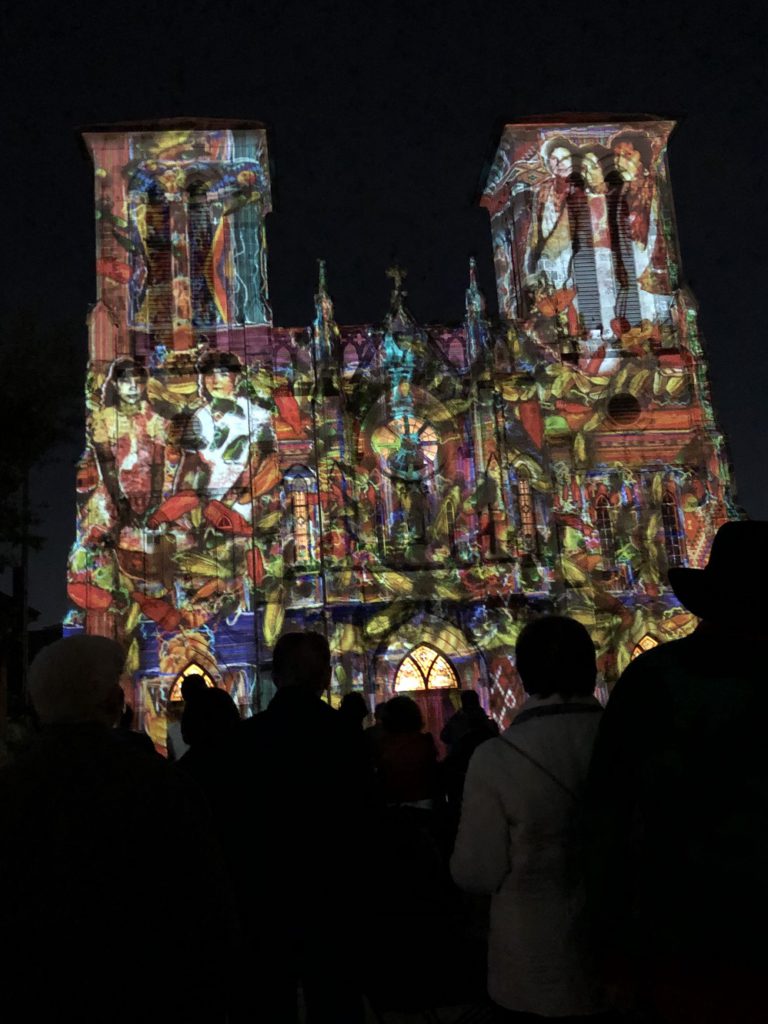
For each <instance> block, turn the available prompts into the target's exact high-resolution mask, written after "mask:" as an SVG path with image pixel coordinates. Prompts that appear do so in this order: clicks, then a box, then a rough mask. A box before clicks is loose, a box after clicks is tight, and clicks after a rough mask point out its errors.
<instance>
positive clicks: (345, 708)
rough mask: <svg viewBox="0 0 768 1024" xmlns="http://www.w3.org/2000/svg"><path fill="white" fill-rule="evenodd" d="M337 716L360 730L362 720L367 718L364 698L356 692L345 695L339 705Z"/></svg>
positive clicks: (366, 706)
mask: <svg viewBox="0 0 768 1024" xmlns="http://www.w3.org/2000/svg"><path fill="white" fill-rule="evenodd" d="M339 714H340V715H341V716H342V718H344V719H345V720H346V721H347V722H349V724H350V725H354V726H357V727H358V728H360V727H361V726H362V724H363V720H364V719H365V718H367V717H368V705H367V703H366V700H365V697H364V696H363V695H362V693H359V692H358V691H357V690H353V692H352V693H345V694H344V696H343V697H342V698H341V704H340V705H339Z"/></svg>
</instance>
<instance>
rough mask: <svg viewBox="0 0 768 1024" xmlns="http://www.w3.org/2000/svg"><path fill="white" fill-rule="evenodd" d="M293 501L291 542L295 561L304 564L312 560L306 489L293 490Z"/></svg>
mask: <svg viewBox="0 0 768 1024" xmlns="http://www.w3.org/2000/svg"><path fill="white" fill-rule="evenodd" d="M291 500H292V502H293V543H294V545H295V552H296V563H297V564H298V565H304V564H305V563H306V562H311V561H312V545H311V542H310V536H309V509H308V503H307V492H306V491H294V492H293V494H292V495H291Z"/></svg>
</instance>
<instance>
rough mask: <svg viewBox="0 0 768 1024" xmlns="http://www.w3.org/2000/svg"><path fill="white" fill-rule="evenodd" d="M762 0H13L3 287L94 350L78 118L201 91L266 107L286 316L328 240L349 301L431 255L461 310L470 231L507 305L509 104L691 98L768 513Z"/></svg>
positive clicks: (691, 197) (422, 293) (421, 286)
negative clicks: (504, 238)
mask: <svg viewBox="0 0 768 1024" xmlns="http://www.w3.org/2000/svg"><path fill="white" fill-rule="evenodd" d="M762 6H763V5H762V3H758V2H751V0H750V2H743V0H742V2H740V3H738V4H730V5H723V6H722V9H721V13H720V14H718V13H716V12H714V11H708V10H706V9H705V8H704V7H703V6H702V5H701V4H697V3H684V4H674V3H672V2H669V0H667V2H665V3H658V4H657V3H655V2H653V0H651V2H644V3H633V4H621V3H614V4H608V3H601V4H594V3H591V2H580V3H578V4H575V3H571V2H569V3H561V2H550V3H548V4H521V3H515V2H514V0H506V2H496V0H487V2H483V0H475V2H467V3H466V4H462V5H458V4H453V3H449V2H443V3H440V2H417V0H412V2H410V3H377V2H375V0H373V2H371V3H364V2H363V3H356V4H353V3H339V2H336V0H326V2H316V3H309V2H305V3H297V2H292V0H283V2H282V3H277V2H273V0H262V2H258V0H257V2H253V3H244V2H240V0H230V2H227V0H220V2H218V3H213V2H202V0H197V2H194V0H189V2H186V3H182V2H178V0H164V2H160V0H157V2H154V3H151V4H150V3H143V2H134V3H129V2H125V3H121V4H119V5H118V4H116V3H108V2H107V3H100V4H95V3H94V4H92V3H88V2H85V3H81V4H71V5H70V4H61V5H59V6H58V7H53V8H51V7H49V5H47V4H43V3H40V2H38V0H28V2H25V3H17V4H14V5H13V7H12V8H10V9H8V8H6V11H5V12H4V28H5V41H4V45H3V72H2V74H3V77H4V78H5V84H6V95H5V103H4V113H5V133H4V147H3V157H4V164H5V168H4V169H5V175H4V189H3V223H4V226H5V228H6V231H7V234H6V246H5V254H6V269H5V275H4V288H3V290H2V291H3V298H2V302H3V308H4V310H6V311H7V310H10V311H11V312H12V311H14V310H15V309H17V308H25V309H31V310H34V311H35V313H36V315H38V316H39V317H40V319H41V322H42V323H43V324H48V323H50V324H51V325H54V324H71V325H73V326H72V330H74V331H76V332H79V337H81V340H82V352H83V353H85V348H86V332H85V327H84V320H85V315H86V312H87V309H88V306H89V304H90V303H91V302H93V299H94V295H95V272H94V258H95V257H94V228H93V211H92V200H93V185H92V168H91V166H90V165H89V163H88V161H87V160H86V158H85V156H84V154H83V150H82V148H81V147H80V144H79V142H78V136H77V131H76V129H77V128H78V126H87V125H89V124H96V123H108V122H111V121H125V120H142V119H156V118H161V117H174V116H179V115H188V116H197V117H239V118H250V119H256V120H259V121H262V122H264V123H265V124H266V125H267V126H268V127H269V129H270V154H271V159H272V164H273V172H274V181H273V201H274V210H273V212H272V214H271V215H270V217H269V219H268V222H267V231H268V244H269V284H270V297H271V302H272V307H273V310H274V314H275V323H276V324H279V325H282V326H298V325H304V324H307V323H309V322H310V321H311V319H312V316H313V299H312V296H313V291H314V285H315V281H316V259H317V258H318V257H324V258H325V259H326V260H327V261H328V279H329V288H330V291H331V293H332V295H333V298H334V300H335V306H336V317H337V320H338V321H339V322H340V323H361V322H362V323H365V322H372V323H377V322H380V320H381V319H382V318H383V316H384V314H385V313H386V311H387V306H388V295H389V285H390V282H389V281H388V279H387V278H386V277H385V275H384V271H385V268H386V267H388V266H389V265H390V264H391V263H392V261H393V260H395V259H396V260H398V261H399V262H400V263H401V264H402V265H403V266H405V267H407V268H408V271H409V274H408V278H407V282H406V287H407V289H408V293H409V294H408V300H407V301H408V305H409V307H410V309H411V311H412V312H413V314H414V315H415V316H416V318H417V319H419V320H422V321H426V322H432V321H436V322H441V321H448V322H450V321H455V320H459V319H460V318H461V316H462V313H463V294H464V288H465V285H466V277H467V260H468V257H469V256H470V255H475V256H476V257H477V259H478V266H479V272H480V280H481V285H482V287H483V289H484V291H485V293H486V296H487V298H488V303H489V309H491V310H492V311H495V309H496V296H495V290H494V278H493V268H492V260H491V246H490V231H489V223H488V216H487V214H486V212H485V211H484V210H481V209H479V208H478V207H477V205H476V200H477V195H478V192H479V188H480V185H481V182H482V175H483V171H484V168H485V167H486V166H487V163H488V161H489V159H490V156H491V155H492V153H493V150H494V147H495V143H496V142H497V141H498V137H499V132H500V126H501V124H502V123H503V121H504V120H508V121H509V120H514V119H515V118H517V117H521V116H526V115H530V114H545V113H553V112H560V111H608V112H611V113H616V114H618V115H620V114H622V113H638V112H643V113H650V114H659V115H664V116H668V117H670V116H671V117H673V118H676V119H678V120H679V122H680V124H679V127H678V129H677V131H676V132H675V133H674V135H673V137H672V142H671V144H670V148H669V159H670V166H671V176H672V187H673V191H674V195H675V200H676V209H677V218H678V227H679V233H680V241H681V249H682V255H683V273H684V276H685V278H686V279H687V281H688V282H689V284H690V285H691V286H692V288H693V290H694V294H695V295H696V297H697V298H698V300H699V302H700V303H701V325H702V328H703V333H704V336H705V340H706V350H707V352H708V355H709V365H710V371H711V381H712V389H713V396H714V402H715V408H716V411H717V413H718V416H719V420H720V424H721V427H722V428H723V430H724V431H725V434H726V437H727V439H728V442H729V448H730V453H731V457H732V461H733V464H734V468H735V475H736V484H737V491H738V499H739V502H740V504H741V505H742V506H743V507H744V509H745V510H746V511H747V512H748V513H749V515H751V516H752V517H754V518H764V519H768V489H767V488H766V486H765V484H764V472H765V470H764V463H765V449H766V444H765V440H766V428H765V422H764V418H763V417H764V409H765V399H764V396H765V394H766V390H767V389H768V379H767V378H768V372H767V371H768V341H767V340H766V339H765V336H764V334H765V332H764V328H763V325H762V322H761V320H760V314H759V308H760V303H761V302H762V300H763V298H764V293H765V291H766V289H767V288H768V275H767V274H766V255H765V254H766V248H768V223H767V221H768V217H767V216H766V195H768V183H766V137H767V133H766V127H765V126H766V124H768V111H767V110H766V105H767V101H766V96H767V95H768V88H767V86H768V82H766V77H767V76H766V70H765V68H766V63H765V43H766V23H765V15H764V13H763V11H762ZM3 343H4V344H5V343H8V339H3ZM83 358H84V357H83ZM30 397H31V401H30V410H31V412H30V414H31V415H32V414H33V409H34V405H35V404H36V403H37V402H41V401H44V400H45V399H44V396H37V395H34V381H33V380H31V381H30ZM19 429H20V430H21V429H23V424H19ZM6 443H8V441H7V439H6ZM79 447H80V446H79V445H77V444H75V445H66V446H64V445H62V446H60V447H59V449H58V450H57V452H56V453H55V456H56V458H55V459H54V460H53V461H52V462H51V463H50V464H49V465H47V466H46V467H44V468H43V469H42V470H40V471H39V472H38V473H37V474H36V477H35V481H34V500H35V502H36V504H37V506H38V510H39V513H40V515H41V516H42V518H43V532H44V533H45V534H46V535H47V537H48V540H47V543H46V546H45V549H44V551H43V552H42V553H41V554H37V555H35V556H33V561H32V568H31V592H30V602H31V604H32V605H33V606H34V607H36V608H38V609H40V611H41V613H42V614H41V618H40V620H39V623H38V624H40V623H43V622H52V621H55V620H56V619H57V618H58V617H60V616H61V615H62V614H63V611H64V608H65V563H66V556H67V550H68V547H69V544H70V543H71V541H72V539H73V536H74V514H75V503H74V465H73V463H74V461H75V459H76V458H77V455H78V454H79V452H78V449H79Z"/></svg>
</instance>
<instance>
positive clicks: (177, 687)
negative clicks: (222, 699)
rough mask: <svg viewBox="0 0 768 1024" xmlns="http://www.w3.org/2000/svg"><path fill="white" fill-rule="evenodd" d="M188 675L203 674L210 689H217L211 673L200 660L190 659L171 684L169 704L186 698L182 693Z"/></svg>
mask: <svg viewBox="0 0 768 1024" xmlns="http://www.w3.org/2000/svg"><path fill="white" fill-rule="evenodd" d="M187 676H202V677H203V679H204V680H205V685H206V686H207V687H208V689H209V690H214V689H216V683H215V681H214V679H213V676H212V675H211V673H210V672H206V670H205V669H204V668H203V666H202V665H201V664H200V663H199V662H197V661H190V662H189V663H188V664H187V665H185V666H184V668H183V669H182V670H181V672H179V673H178V675H177V676H176V678H175V679H174V681H173V683H172V684H171V688H170V690H169V691H168V703H169V704H177V703H180V702H182V701H183V700H184V698H183V697H182V695H181V687H182V684H183V683H184V680H185V679H186V678H187Z"/></svg>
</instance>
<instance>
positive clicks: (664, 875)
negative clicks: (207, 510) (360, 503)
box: [0, 522, 768, 1024]
mask: <svg viewBox="0 0 768 1024" xmlns="http://www.w3.org/2000/svg"><path fill="white" fill-rule="evenodd" d="M766 565H768V523H757V522H741V523H729V524H727V525H725V526H723V527H722V528H721V529H720V531H719V532H718V534H717V536H716V538H715V541H714V544H713V547H712V552H711V556H710V560H709V564H708V565H707V567H706V569H703V570H694V569H682V568H680V569H674V570H671V571H670V583H671V585H672V587H673V589H674V591H675V593H676V594H677V596H678V598H679V599H680V601H681V602H682V603H683V604H684V605H685V607H687V608H689V609H690V610H691V611H692V612H694V613H695V614H696V615H698V616H699V618H700V620H701V622H700V625H699V626H698V628H697V629H696V630H695V631H694V632H693V633H692V634H691V635H690V636H688V637H686V638H685V639H683V640H678V641H674V642H670V643H667V644H663V645H661V646H659V647H657V648H655V649H654V650H652V651H650V652H648V653H646V654H643V655H642V656H640V657H639V658H636V659H635V660H633V661H632V662H631V663H630V665H629V667H628V668H627V670H626V671H625V672H624V674H623V675H622V677H621V679H620V680H619V681H618V683H617V684H616V686H615V687H614V689H613V691H612V693H611V696H610V698H609V700H608V704H607V706H606V708H605V710H603V708H602V706H601V705H600V703H599V702H598V701H597V700H596V698H595V697H594V690H595V682H596V675H597V668H596V662H595V649H594V646H593V644H592V641H591V639H590V637H589V634H588V632H587V630H586V629H585V627H584V626H583V625H581V624H580V623H579V622H577V621H575V620H574V619H570V618H566V617H564V616H558V615H545V616H541V617H539V618H536V619H534V620H533V621H531V622H530V623H529V624H528V625H527V626H526V627H525V628H524V629H523V630H522V632H521V633H520V636H519V639H518V642H517V647H516V665H517V671H518V673H519V675H520V677H521V680H522V682H523V686H524V689H525V691H526V694H527V700H526V701H525V703H524V704H523V705H522V706H521V707H520V709H519V710H518V712H517V714H516V715H515V717H514V719H513V721H512V724H511V725H510V726H509V727H508V728H507V729H506V730H505V731H504V732H503V733H502V734H499V730H498V728H497V726H496V724H495V723H494V722H493V721H492V720H491V719H490V718H489V717H488V716H487V714H486V713H485V711H484V709H483V707H482V706H481V703H480V700H479V697H478V694H477V693H476V692H474V691H462V692H461V694H460V697H461V706H460V708H459V709H458V710H457V711H456V713H455V714H454V715H453V716H452V717H451V718H450V719H449V720H448V721H447V723H446V724H445V726H444V728H443V730H442V732H441V735H440V737H439V739H440V742H441V744H442V745H443V746H444V749H445V751H446V753H445V755H444V756H443V757H442V759H441V758H440V757H439V754H438V747H437V744H436V742H435V739H434V738H433V736H432V735H431V734H430V733H428V732H425V731H424V722H423V719H422V715H421V711H420V708H419V706H418V704H417V703H416V702H415V701H413V700H412V699H411V698H410V697H408V696H406V695H404V694H400V695H397V696H395V697H393V698H392V699H391V700H389V701H387V702H386V703H384V704H379V705H377V707H376V709H375V715H374V724H373V725H371V726H369V727H368V728H364V725H365V722H366V720H367V719H368V715H369V708H368V705H367V703H366V701H365V699H364V698H363V696H362V695H361V694H358V693H350V694H347V695H346V696H345V697H344V698H343V700H342V702H341V705H340V707H339V709H338V710H334V709H333V708H332V707H331V706H330V705H329V704H328V703H327V702H326V701H325V700H323V699H322V696H321V695H322V694H324V693H325V692H326V691H327V690H328V688H329V685H330V678H331V660H330V652H329V649H328V644H327V642H326V640H325V638H324V637H323V636H321V635H320V634H318V633H314V632H304V633H288V634H285V635H283V636H282V637H281V638H280V639H279V640H278V642H277V644H276V645H275V648H274V655H273V669H272V671H273V679H274V683H275V687H276V693H275V696H274V697H273V699H272V700H271V702H270V704H269V706H268V708H267V709H266V710H265V711H263V712H261V713H260V714H257V715H255V716H254V717H252V718H249V719H246V720H241V718H240V715H239V713H238V710H237V708H236V706H235V704H234V703H233V701H232V699H231V697H230V696H229V695H228V694H227V693H226V692H225V691H224V690H222V689H216V688H211V687H209V686H207V685H206V681H205V680H204V679H203V678H202V677H201V676H194V675H192V676H188V677H187V678H186V679H185V681H184V684H183V689H182V697H183V713H182V715H181V717H180V720H177V721H172V722H171V723H170V724H169V751H171V753H172V756H173V757H175V759H176V760H175V763H171V761H170V760H166V759H165V758H163V757H161V756H160V755H159V754H157V753H156V751H155V749H154V747H153V745H152V743H151V742H150V741H149V740H148V738H147V737H146V736H144V735H142V734H139V733H136V732H133V731H132V730H131V721H130V717H131V715H130V710H129V709H125V708H124V701H123V693H122V690H121V688H120V684H119V680H120V676H121V673H122V671H123V665H124V652H123V650H122V649H121V647H120V646H119V645H118V644H117V643H115V642H113V641H112V640H108V639H106V638H103V637H96V636H77V637H70V638H68V639H65V640H60V641H58V642H56V643H54V644H52V645H51V646H49V647H47V648H45V649H44V650H43V651H42V652H41V653H40V654H39V655H38V657H37V658H36V659H35V661H34V663H33V665H32V667H31V670H30V677H29V693H30V697H31V700H32V703H33V706H34V709H35V712H36V715H37V718H38V721H39V723H40V728H39V730H38V732H37V735H36V737H35V739H34V742H33V743H31V744H30V746H29V747H28V749H27V750H26V751H24V752H23V753H21V754H20V755H18V756H17V757H15V758H14V759H13V760H12V761H11V762H10V763H9V764H7V765H6V766H5V767H4V768H3V769H2V770H1V771H0V871H1V872H2V883H3V898H2V904H1V907H2V909H1V910H0V921H1V922H2V930H3V938H4V940H5V941H4V943H3V946H4V950H5V951H4V953H3V954H2V958H0V965H1V967H0V970H2V993H3V1008H4V1020H5V1021H8V1022H14V1021H20V1022H21V1021H25V1022H26V1021H31V1022H38V1021H39V1022H48V1021H59V1020H61V1021H64V1020H70V1019H72V1020H75V1021H80V1022H91V1021H99V1022H105V1024H109V1022H113V1021H114V1022H118V1024H122V1022H128V1021H131V1022H148V1021H151V1022H154V1021H158V1022H163V1024H166V1022H168V1024H186V1022H210V1024H240V1022H264V1024H296V1022H297V1021H299V1020H305V1021H307V1022H308V1024H363V1021H365V1020H371V1019H375V1020H377V1021H380V1022H383V1021H384V1020H385V1019H386V1015H387V1013H388V1012H389V1011H392V1010H403V1011H418V1010H429V1009H430V1008H432V1009H434V1008H435V1007H440V1006H442V1007H447V1006H456V1007H458V1006H464V1007H470V1006H471V1007H473V1009H472V1010H471V1011H470V1010H467V1011H466V1014H465V1017H463V1018H462V1019H464V1020H467V1021H469V1020H473V1021H477V1022H480V1021H491V1020H493V1021H499V1022H501V1021H509V1022H515V1021H516V1022H519V1024H524V1022H529V1024H531V1022H534V1021H541V1020H550V1021H559V1022H561V1024H562V1022H566V1021H568V1022H576V1021H587V1020H590V1021H591V1020H594V1021H603V1022H605V1024H609V1022H619V1021H626V1022H638V1024H639V1022H646V1024H765V1022H767V1021H768V993H766V985H765V983H764V980H763V975H764V972H765V965H766V940H765V934H766V929H767V928H768V881H767V880H766V879H767V874H766V873H767V871H768V754H766V744H765V741H764V733H765V730H766V727H767V725H768V680H766V678H765V675H766V669H765V664H766V658H765V654H764V650H763V647H764V636H765V614H764V611H763V605H764V601H765V598H764V580H763V579H762V578H761V575H760V570H761V569H762V568H764V567H765V566H766ZM366 1013H368V1016H366ZM371 1014H373V1017H371ZM429 1019H432V1020H438V1018H437V1017H435V1016H432V1017H431V1018H429Z"/></svg>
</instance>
